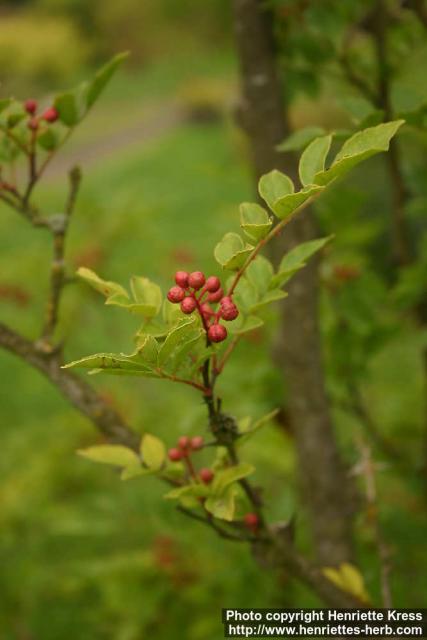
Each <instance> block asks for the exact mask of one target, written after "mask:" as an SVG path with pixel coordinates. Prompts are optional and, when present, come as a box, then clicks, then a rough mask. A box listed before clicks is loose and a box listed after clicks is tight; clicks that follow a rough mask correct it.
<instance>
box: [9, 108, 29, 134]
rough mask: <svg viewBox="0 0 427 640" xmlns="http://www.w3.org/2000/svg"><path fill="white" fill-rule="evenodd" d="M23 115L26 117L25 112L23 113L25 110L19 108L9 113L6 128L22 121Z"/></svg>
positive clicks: (11, 127) (10, 127)
mask: <svg viewBox="0 0 427 640" xmlns="http://www.w3.org/2000/svg"><path fill="white" fill-rule="evenodd" d="M25 117H26V113H25V111H22V109H21V108H20V109H19V110H18V111H16V112H14V113H10V114H9V115H8V116H7V128H8V129H13V128H14V127H16V125H17V124H19V123H20V122H22V120H23V119H24V118H25Z"/></svg>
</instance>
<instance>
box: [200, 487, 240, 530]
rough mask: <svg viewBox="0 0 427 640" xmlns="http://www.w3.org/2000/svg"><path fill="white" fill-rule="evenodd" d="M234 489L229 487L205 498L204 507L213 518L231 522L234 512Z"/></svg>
mask: <svg viewBox="0 0 427 640" xmlns="http://www.w3.org/2000/svg"><path fill="white" fill-rule="evenodd" d="M235 497H236V491H235V488H234V487H229V488H228V489H227V490H226V491H225V492H224V493H222V494H221V495H212V496H209V497H208V498H207V500H205V504H204V507H205V509H206V511H209V513H211V514H212V515H213V516H214V517H215V518H219V519H221V520H227V521H228V522H231V521H232V520H233V518H234V513H235V509H236V507H235Z"/></svg>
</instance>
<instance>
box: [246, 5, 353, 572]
mask: <svg viewBox="0 0 427 640" xmlns="http://www.w3.org/2000/svg"><path fill="white" fill-rule="evenodd" d="M264 7H265V5H264V3H263V2H262V0H233V9H234V25H235V33H236V42H237V50H238V56H239V59H240V67H241V82H242V91H243V96H242V103H241V107H240V109H239V114H238V115H239V120H240V124H241V125H242V127H243V128H244V130H245V131H246V133H247V135H248V137H249V141H250V146H251V151H252V156H253V165H254V171H255V175H256V178H259V176H260V175H261V174H263V173H265V172H267V171H270V170H271V169H273V168H276V169H280V170H282V171H284V172H286V173H287V174H288V175H289V174H291V175H292V174H295V173H296V171H295V162H292V161H291V162H290V161H289V159H286V158H285V156H284V155H283V154H280V153H278V152H277V151H276V149H275V147H276V145H277V144H278V143H279V142H281V141H282V140H283V139H284V138H285V137H286V135H287V133H288V130H287V125H286V121H285V115H284V101H283V98H282V90H281V86H280V82H279V80H278V77H277V70H276V56H275V51H274V37H273V24H272V16H271V15H270V14H269V13H268V12H267V11H266V10H265V9H264ZM290 165H291V166H290ZM314 237H316V225H315V222H314V219H313V215H312V213H311V212H309V211H307V212H305V213H304V214H302V215H301V216H300V217H296V218H295V220H294V221H293V222H292V223H291V224H290V225H288V227H287V229H286V233H285V237H284V238H283V241H282V244H281V247H280V249H281V250H282V251H283V250H287V249H290V248H291V247H293V246H294V245H296V244H298V243H300V242H304V241H307V240H310V239H312V238H314ZM288 291H289V294H290V295H289V299H288V301H286V303H285V304H284V306H283V335H282V336H281V341H280V343H281V347H280V354H279V357H280V361H281V362H282V363H283V370H284V373H285V376H286V381H287V384H288V387H289V413H290V419H291V424H292V429H293V432H294V434H295V442H296V449H297V454H298V466H299V470H300V477H301V486H302V491H303V497H304V501H305V505H306V508H307V511H308V513H309V516H310V520H311V526H312V531H313V541H314V545H315V549H316V554H317V559H318V560H319V562H320V563H322V564H323V565H333V564H339V563H340V562H343V561H346V560H349V559H350V558H351V556H352V535H351V532H352V513H353V508H354V507H353V502H354V500H353V499H352V495H353V492H352V490H351V489H350V482H349V480H348V478H347V476H346V473H345V469H344V466H343V464H342V462H341V459H340V455H339V452H338V448H337V443H336V439H335V435H334V430H333V425H332V422H331V417H330V412H329V403H328V398H327V396H326V391H325V386H324V373H323V368H322V352H321V351H322V348H321V337H320V333H319V327H318V309H317V306H318V299H317V292H318V264H317V262H316V261H315V260H313V261H311V263H310V265H309V266H308V267H306V268H304V269H303V270H302V271H301V272H300V273H299V274H298V275H297V276H296V277H295V278H294V279H293V280H292V281H291V284H290V286H289V287H288Z"/></svg>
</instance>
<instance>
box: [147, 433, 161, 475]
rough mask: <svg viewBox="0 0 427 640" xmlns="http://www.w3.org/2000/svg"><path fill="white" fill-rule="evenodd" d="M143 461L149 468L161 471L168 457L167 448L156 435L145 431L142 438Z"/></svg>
mask: <svg viewBox="0 0 427 640" xmlns="http://www.w3.org/2000/svg"><path fill="white" fill-rule="evenodd" d="M141 455H142V461H143V462H144V464H146V465H147V467H148V468H149V469H152V470H153V471H159V470H160V469H161V468H162V466H163V463H164V462H165V459H166V448H165V445H164V444H163V442H162V441H161V440H160V439H159V438H157V437H156V436H152V435H151V434H149V433H145V434H144V435H143V436H142V440H141Z"/></svg>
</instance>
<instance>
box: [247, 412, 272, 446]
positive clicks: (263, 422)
mask: <svg viewBox="0 0 427 640" xmlns="http://www.w3.org/2000/svg"><path fill="white" fill-rule="evenodd" d="M279 411H280V409H274V410H273V411H270V413H267V414H266V415H265V416H262V418H259V420H257V421H256V422H255V424H254V425H253V427H252V428H250V422H249V424H248V425H247V427H246V428H244V427H243V428H242V427H241V426H240V423H239V431H240V432H241V433H242V435H241V436H240V438H239V439H238V440H237V445H238V446H240V445H241V444H244V443H245V442H246V441H247V440H249V438H251V437H252V436H253V435H255V433H257V431H259V430H260V429H261V428H262V427H264V426H265V425H266V424H268V423H269V422H271V421H272V420H274V418H275V417H276V416H277V414H278V413H279Z"/></svg>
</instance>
